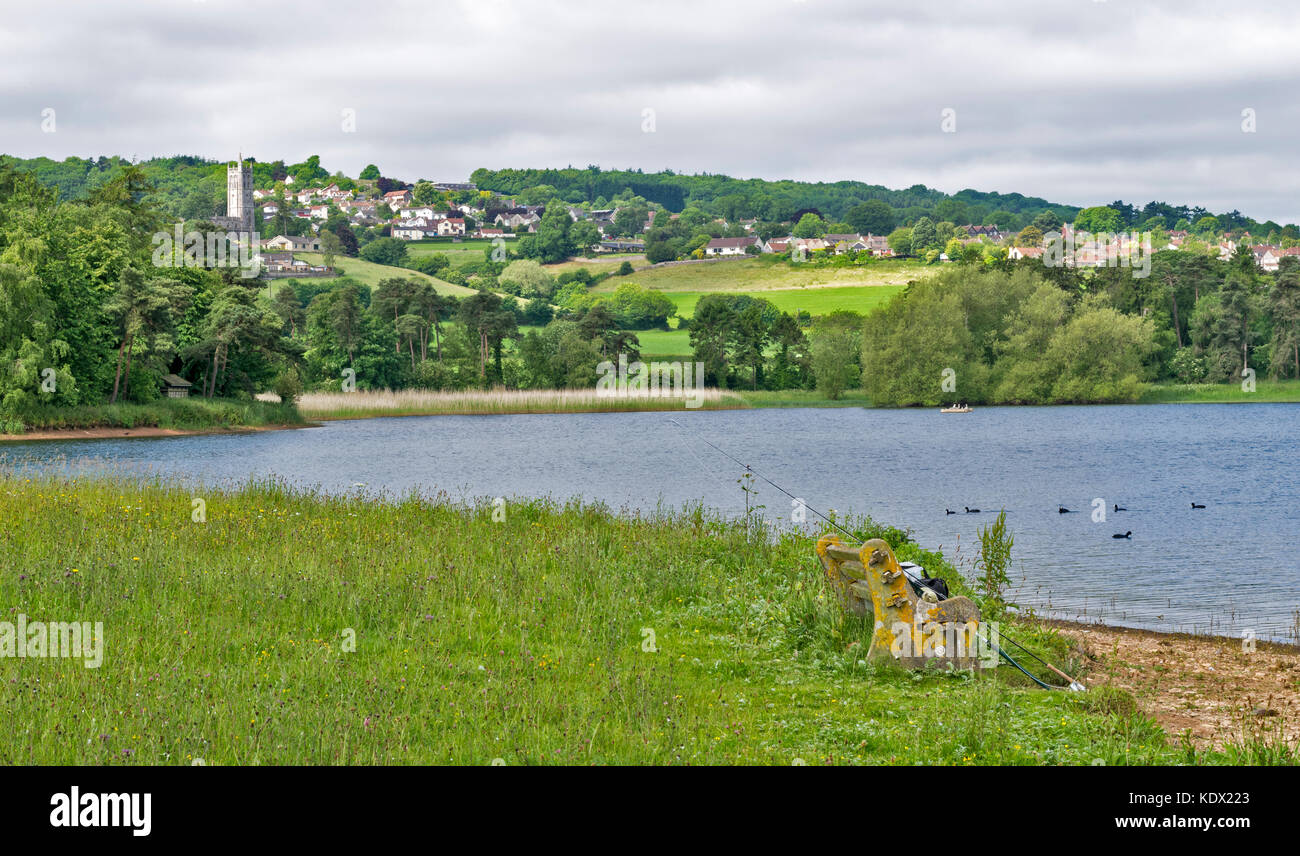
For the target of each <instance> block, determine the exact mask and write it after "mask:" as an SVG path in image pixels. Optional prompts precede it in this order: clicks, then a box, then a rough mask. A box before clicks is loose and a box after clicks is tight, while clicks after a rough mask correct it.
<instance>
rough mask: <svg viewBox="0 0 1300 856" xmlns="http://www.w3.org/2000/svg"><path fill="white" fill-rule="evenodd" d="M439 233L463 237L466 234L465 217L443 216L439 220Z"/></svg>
mask: <svg viewBox="0 0 1300 856" xmlns="http://www.w3.org/2000/svg"><path fill="white" fill-rule="evenodd" d="M435 228H436V229H437V234H438V235H440V236H442V237H447V236H449V235H450V236H453V237H463V236H464V235H465V218H464V217H443V218H442V219H440V220H438V223H437V226H436V227H435Z"/></svg>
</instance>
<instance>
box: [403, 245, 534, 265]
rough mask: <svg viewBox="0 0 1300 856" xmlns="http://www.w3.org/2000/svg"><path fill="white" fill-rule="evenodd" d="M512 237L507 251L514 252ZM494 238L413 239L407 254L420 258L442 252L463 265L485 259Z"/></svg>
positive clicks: (455, 263) (452, 261)
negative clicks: (484, 255) (461, 239)
mask: <svg viewBox="0 0 1300 856" xmlns="http://www.w3.org/2000/svg"><path fill="white" fill-rule="evenodd" d="M516 240H517V239H515V238H510V239H507V240H506V242H505V245H506V251H507V252H513V251H514V248H515V241H516ZM492 241H493V239H490V238H466V239H464V240H463V241H459V242H454V241H450V240H448V241H411V242H410V243H408V244H407V245H406V252H407V254H408V255H409V256H410V257H411V258H413V259H418V258H421V257H423V256H431V255H433V254H434V253H442V254H443V255H445V256H446V257H447V260H448V261H450V262H451V266H452V267H454V268H458V267H463V266H464V265H466V264H469V263H470V262H481V261H483V253H484V251H485V250H487V249H488V248H489V247H491V246H492Z"/></svg>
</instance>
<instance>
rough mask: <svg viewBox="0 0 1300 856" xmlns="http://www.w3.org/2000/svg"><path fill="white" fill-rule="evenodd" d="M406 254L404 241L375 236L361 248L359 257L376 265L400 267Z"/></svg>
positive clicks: (404, 260)
mask: <svg viewBox="0 0 1300 856" xmlns="http://www.w3.org/2000/svg"><path fill="white" fill-rule="evenodd" d="M406 254H407V249H406V242H405V241H402V240H400V239H398V238H376V239H375V240H373V241H371V242H370V243H368V244H366V245H365V246H364V247H362V248H361V258H363V259H365V260H366V261H368V262H372V263H373V264H377V265H390V266H392V267H400V266H401V265H402V264H403V263H405V262H406Z"/></svg>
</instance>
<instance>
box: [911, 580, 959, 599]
mask: <svg viewBox="0 0 1300 856" xmlns="http://www.w3.org/2000/svg"><path fill="white" fill-rule="evenodd" d="M912 588H913V589H915V591H916V596H917V597H920V596H921V589H922V588H928V589H930V590H931V591H933V592H934V593H935V594H937V595H939V600H947V599H948V598H949V597H951V595H949V594H948V584H947V583H946V582H944V581H943V580H941V579H939V578H938V577H922V578H921V579H920V581H919V582H914V583H912Z"/></svg>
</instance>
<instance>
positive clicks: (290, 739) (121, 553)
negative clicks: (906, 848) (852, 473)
mask: <svg viewBox="0 0 1300 856" xmlns="http://www.w3.org/2000/svg"><path fill="white" fill-rule="evenodd" d="M195 499H202V500H204V502H205V504H206V505H205V513H206V519H205V521H204V522H194V521H195V511H194V508H195V503H194V500H195ZM0 520H3V521H5V525H4V529H3V535H2V536H0V568H3V569H4V570H3V573H0V599H2V601H3V602H4V603H5V604H7V605H9V606H10V607H12V610H11V614H10V615H8V616H6V619H7V620H9V621H14V620H15V617H14V615H13V613H21V614H23V615H25V616H26V618H27V620H28V621H29V622H30V621H89V622H96V621H99V622H102V623H103V628H102V629H103V635H102V638H103V649H102V650H103V661H102V665H100V667H99V668H94V669H91V668H85V667H84V666H83V664H82V663H81V662H79V661H76V660H70V659H30V658H29V659H17V658H13V657H3V658H0V703H2V704H3V706H4V709H5V711H6V713H7V715H8V717H9V720H10V721H11V722H13V723H15V724H16V727H13V728H9V729H6V731H5V734H4V735H3V736H2V737H0V762H3V763H5V764H31V763H44V764H52V763H55V764H190V763H193V761H194V759H196V758H201V759H203V760H204V762H205V763H207V764H258V763H260V764H270V763H312V764H326V763H458V764H488V763H490V762H492V761H493V759H498V758H499V759H502V760H504V761H505V763H507V764H559V763H563V764H611V763H632V764H650V763H654V764H723V763H728V764H730V763H739V764H758V763H762V764H780V765H789V764H792V763H798V762H799V761H800V760H801V761H803V762H805V763H808V764H822V763H837V764H840V763H844V764H868V763H899V764H913V763H917V762H925V763H930V764H1060V763H1065V764H1093V763H1106V764H1125V763H1130V764H1131V763H1175V762H1189V761H1197V762H1206V763H1209V762H1222V761H1234V760H1237V761H1240V760H1243V759H1244V760H1249V759H1251V758H1253V757H1255V756H1253V755H1249V754H1247V755H1243V754H1240V752H1238V751H1229V752H1228V753H1221V754H1204V753H1200V752H1199V751H1198V750H1195V749H1190V748H1175V747H1174V746H1172V745H1171V744H1170V743H1169V742H1168V740H1167V739H1166V735H1165V734H1164V733H1163V732H1162V731H1161V730H1160V729H1159V728H1158V727H1157V726H1156V725H1155V724H1154V723H1153V722H1152V721H1151V720H1148V719H1146V718H1144V717H1143V716H1141V715H1139V714H1137V713H1135V712H1134V710H1133V705H1132V703H1131V700H1128V699H1126V697H1124V696H1123V694H1122V693H1118V692H1114V691H1101V692H1093V693H1086V694H1073V693H1057V692H1046V691H1042V690H1039V689H1034V688H1031V687H1029V686H1028V685H1027V682H1026V680H1025V679H1024V678H1023V676H1019V675H1018V674H1016V673H1012V672H1010V671H1009V670H1007V669H997V670H995V671H993V672H986V673H984V674H982V675H979V676H971V675H969V674H961V673H958V674H954V675H944V674H928V675H925V674H920V673H904V672H899V671H896V670H894V669H892V668H887V667H879V668H877V667H873V666H870V665H868V664H867V663H865V662H864V660H863V651H864V648H865V646H866V645H867V644H868V642H869V638H870V625H869V622H868V621H863V620H859V619H846V618H845V617H844V616H843V614H842V611H841V610H840V608H839V607H838V605H834V604H833V603H832V602H831V601H830V600H829V599H828V597H827V595H826V593H825V592H824V590H823V585H822V574H821V571H820V567H819V565H818V564H817V561H816V559H815V557H814V554H813V549H812V542H811V540H810V539H809V538H808V537H804V536H793V535H787V536H785V537H782V538H781V539H780V540H778V541H775V542H769V541H768V540H766V539H761V538H755V537H752V535H751V533H750V532H749V531H747V529H746V527H745V526H744V525H743V523H740V522H735V521H730V522H729V521H724V520H720V519H716V518H713V517H711V516H710V515H708V514H707V513H704V512H702V511H696V512H688V513H681V514H672V515H662V516H653V517H626V516H618V515H614V514H611V513H609V512H608V511H606V510H604V509H602V508H598V507H579V506H576V505H569V506H565V507H559V506H555V505H551V504H548V503H545V502H540V501H528V502H509V503H505V504H502V505H499V506H498V505H496V504H493V503H491V502H489V501H485V502H484V503H483V504H482V505H480V506H479V507H476V508H468V507H463V506H457V505H452V504H447V503H444V502H437V501H433V502H431V501H420V500H416V499H414V498H411V499H404V500H400V501H393V502H387V503H379V502H375V501H373V500H370V499H366V498H363V497H360V496H354V497H344V498H324V497H320V496H315V495H310V494H300V493H295V492H291V491H289V490H287V489H285V488H283V487H281V486H277V485H275V484H260V485H250V486H246V487H244V488H242V489H239V490H237V491H234V492H230V493H218V492H206V493H204V494H202V495H200V496H197V497H196V496H194V495H192V494H191V493H190V492H188V491H184V490H181V489H179V488H175V487H169V486H165V485H149V486H137V485H133V484H127V483H120V484H119V483H115V482H100V481H85V480H82V481H60V480H50V481H42V480H27V479H20V478H17V477H14V476H5V475H0ZM49 532H58V533H60V535H59V537H57V538H51V537H43V534H44V533H49ZM893 537H895V540H896V542H897V538H896V535H895V536H893ZM898 552H899V555H900V558H911V559H914V560H916V561H919V562H921V563H922V564H924V565H925V566H926V567H927V568H928V569H930V570H931V571H932V572H942V573H944V574H945V575H946V576H948V577H949V578H950V579H952V580H953V582H954V584H956V580H955V575H954V572H953V571H952V569H951V568H950V567H948V566H947V565H946V564H945V563H943V562H942V560H941V558H940V557H939V556H937V555H936V554H930V553H925V552H923V551H921V550H919V548H917V547H916V546H915V545H911V544H900V545H899V547H898ZM1017 639H1018V641H1020V642H1021V643H1024V644H1028V645H1030V646H1031V647H1034V648H1035V649H1037V650H1039V651H1040V652H1049V653H1050V656H1053V657H1056V658H1059V659H1057V662H1058V663H1060V664H1062V665H1065V666H1066V667H1067V668H1072V667H1074V666H1076V665H1078V664H1077V663H1075V662H1074V661H1072V660H1071V659H1070V658H1069V656H1068V653H1067V651H1066V649H1065V645H1064V640H1063V639H1062V638H1061V637H1060V636H1058V635H1057V634H1056V633H1055V632H1054V631H1052V630H1050V629H1040V630H1034V629H1032V628H1022V629H1020V630H1019V631H1018V632H1017ZM353 640H354V644H353Z"/></svg>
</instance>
